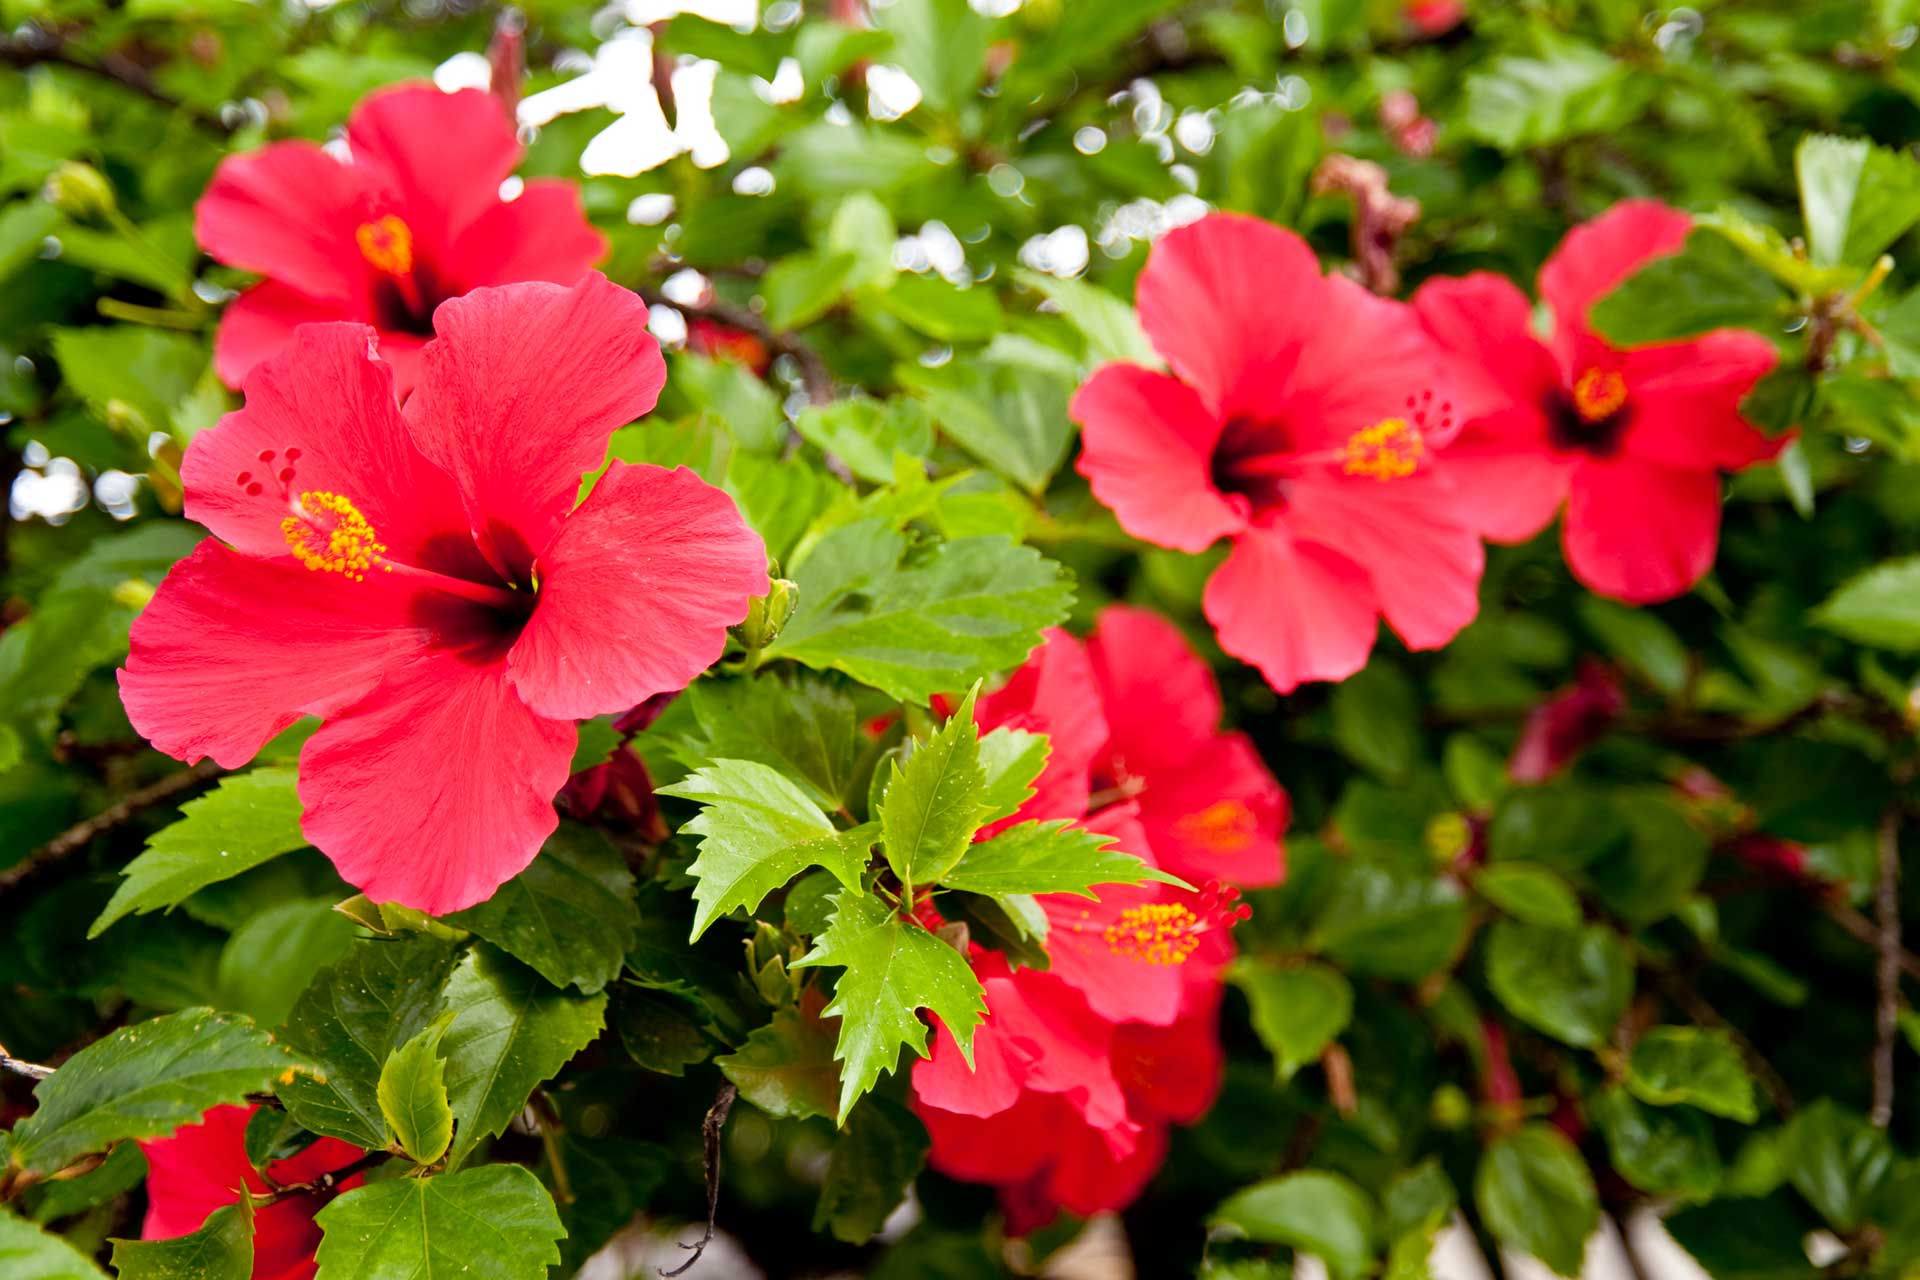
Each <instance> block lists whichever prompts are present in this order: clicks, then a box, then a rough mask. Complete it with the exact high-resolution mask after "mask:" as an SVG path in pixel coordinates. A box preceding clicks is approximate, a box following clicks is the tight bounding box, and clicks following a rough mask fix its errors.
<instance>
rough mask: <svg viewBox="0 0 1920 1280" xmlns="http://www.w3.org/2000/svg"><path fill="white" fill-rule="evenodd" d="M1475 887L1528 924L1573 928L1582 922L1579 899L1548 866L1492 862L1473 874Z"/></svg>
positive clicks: (1497, 904)
mask: <svg viewBox="0 0 1920 1280" xmlns="http://www.w3.org/2000/svg"><path fill="white" fill-rule="evenodd" d="M1473 888H1474V891H1475V892H1476V893H1478V894H1479V895H1480V896H1481V897H1483V898H1485V899H1486V900H1487V901H1488V902H1491V903H1492V904H1493V905H1494V906H1496V907H1498V908H1500V909H1501V910H1502V911H1504V912H1506V913H1507V914H1508V915H1510V916H1512V917H1513V918H1514V919H1515V920H1519V921H1521V922H1523V923H1525V924H1540V925H1550V926H1552V927H1554V928H1558V929H1571V928H1574V927H1576V926H1577V925H1579V923H1580V919H1581V915H1580V898H1579V896H1578V895H1577V894H1575V893H1574V891H1573V889H1572V888H1571V887H1569V886H1568V884H1567V882H1566V881H1565V880H1562V879H1561V878H1560V877H1559V876H1558V875H1556V874H1554V873H1553V872H1552V871H1549V870H1548V869H1547V868H1545V867H1540V866H1535V865H1533V864H1532V863H1528V862H1494V863H1489V864H1487V865H1486V866H1484V867H1481V868H1480V870H1478V871H1476V872H1475V873H1474V876H1473Z"/></svg>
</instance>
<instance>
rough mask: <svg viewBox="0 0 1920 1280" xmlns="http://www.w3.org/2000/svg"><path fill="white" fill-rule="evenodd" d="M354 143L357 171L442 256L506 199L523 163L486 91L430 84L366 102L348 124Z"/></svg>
mask: <svg viewBox="0 0 1920 1280" xmlns="http://www.w3.org/2000/svg"><path fill="white" fill-rule="evenodd" d="M347 145H348V147H350V148H351V149H352V151H353V164H354V168H356V169H362V170H365V171H366V172H367V174H368V178H369V182H370V185H373V184H378V185H379V186H382V187H384V188H385V189H386V191H387V192H388V193H389V195H390V197H391V198H392V199H393V200H395V201H397V204H398V211H399V214H400V216H401V217H402V218H404V219H405V221H406V223H407V225H408V227H409V229H410V230H411V231H412V232H413V234H414V236H415V237H416V239H417V240H422V241H425V243H426V245H427V255H426V256H429V257H432V258H435V259H438V258H439V257H441V256H442V253H443V252H444V250H445V249H446V248H447V247H448V246H450V245H452V244H453V243H454V242H455V240H457V239H458V237H459V236H460V233H461V232H463V231H465V230H466V229H467V228H468V227H469V226H471V225H472V224H473V222H474V221H475V220H476V219H477V218H479V217H480V215H482V214H483V213H485V212H487V210H489V209H491V208H492V207H493V206H495V205H496V204H498V203H499V202H500V184H501V183H502V182H504V181H506V178H507V175H508V174H510V173H512V172H513V167H514V166H515V165H517V164H519V163H520V143H519V140H518V139H517V138H515V137H514V130H513V122H512V121H511V120H509V119H508V118H507V114H506V112H504V111H502V110H501V108H500V104H499V103H498V102H496V101H495V100H494V99H493V98H492V97H491V96H489V95H488V94H486V93H483V92H481V91H480V90H478V89H462V90H460V91H459V92H458V93H442V92H441V91H440V90H438V89H436V88H434V87H433V86H432V85H430V84H401V85H395V86H392V87H391V88H386V89H382V90H380V91H378V92H377V93H371V94H368V95H367V96H366V97H365V98H362V99H361V100H360V105H359V106H357V107H355V108H354V109H353V115H352V116H351V117H349V118H348V120H347ZM348 243H352V241H351V239H349V241H348Z"/></svg>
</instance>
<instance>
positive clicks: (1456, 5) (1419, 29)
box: [1400, 0, 1467, 40]
mask: <svg viewBox="0 0 1920 1280" xmlns="http://www.w3.org/2000/svg"><path fill="white" fill-rule="evenodd" d="M1400 12H1401V14H1402V15H1403V16H1404V17H1405V18H1406V20H1407V22H1408V23H1409V24H1410V25H1411V26H1412V27H1413V29H1414V31H1415V32H1416V33H1417V34H1419V35H1420V36H1422V37H1424V38H1426V39H1429V40H1431V39H1433V38H1434V37H1436V36H1443V35H1445V34H1447V32H1449V31H1451V30H1453V29H1454V28H1455V27H1457V26H1459V25H1460V24H1461V23H1462V22H1465V21H1466V20H1467V6H1466V5H1465V4H1463V3H1462V2H1461V0H1406V3H1405V4H1403V5H1401V6H1400Z"/></svg>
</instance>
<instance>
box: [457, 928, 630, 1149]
mask: <svg viewBox="0 0 1920 1280" xmlns="http://www.w3.org/2000/svg"><path fill="white" fill-rule="evenodd" d="M445 1008H446V1010H447V1011H448V1012H449V1013H451V1014H453V1022H452V1024H451V1025H449V1026H448V1027H447V1033H446V1037H445V1038H444V1039H443V1040H442V1041H441V1042H440V1046H441V1056H442V1057H444V1058H445V1059H446V1060H447V1099H448V1101H449V1103H450V1104H451V1105H452V1107H453V1117H454V1120H455V1121H456V1122H457V1124H458V1127H457V1129H456V1130H455V1133H454V1142H453V1148H452V1153H451V1155H450V1156H449V1160H450V1162H451V1163H452V1164H453V1165H458V1164H459V1163H460V1162H461V1161H462V1160H464V1159H465V1158H466V1157H467V1154H468V1153H469V1152H471V1151H472V1150H473V1149H474V1147H475V1145H477V1144H478V1143H479V1142H480V1140H481V1139H482V1138H491V1137H494V1136H495V1135H497V1134H499V1133H501V1132H503V1131H504V1130H505V1129H506V1127H507V1125H508V1124H509V1123H510V1122H511V1121H512V1120H513V1118H514V1117H515V1116H517V1115H519V1114H520V1109H521V1108H522V1107H524V1106H526V1105H527V1098H528V1097H529V1096H531V1095H532V1093H533V1091H534V1088H535V1087H536V1086H538V1085H539V1084H541V1083H542V1082H543V1081H546V1080H550V1079H552V1078H553V1075H554V1073H555V1072H557V1071H559V1070H560V1068H561V1067H563V1066H565V1065H566V1064H567V1061H568V1060H569V1059H571V1058H572V1057H573V1055H574V1054H576V1053H578V1052H580V1051H581V1050H582V1049H584V1048H586V1047H587V1046H588V1045H589V1044H591V1043H593V1040H594V1038H595V1037H596V1036H598V1035H599V1034H600V1029H601V1028H602V1027H603V1026H604V1025H605V1024H606V1012H607V996H606V993H605V992H604V991H603V992H599V993H597V994H595V995H591V996H582V995H575V994H574V993H572V992H569V991H555V990H554V989H553V988H551V987H549V986H547V985H546V983H545V982H544V981H542V980H541V978H540V976H539V975H538V974H536V973H535V972H534V971H533V970H531V969H528V968H526V967H525V966H523V965H521V964H519V963H517V962H516V961H513V960H509V959H508V958H507V957H505V956H504V955H502V954H500V953H499V952H497V951H495V950H493V949H492V948H490V947H487V946H484V945H482V946H477V947H475V948H474V949H473V950H472V951H469V952H468V953H467V955H466V958H465V959H463V960H462V961H461V962H460V965H459V967H458V968H456V969H455V970H454V971H453V976H452V977H451V978H449V979H447V988H446V997H445Z"/></svg>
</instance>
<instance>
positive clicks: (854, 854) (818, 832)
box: [660, 760, 876, 941]
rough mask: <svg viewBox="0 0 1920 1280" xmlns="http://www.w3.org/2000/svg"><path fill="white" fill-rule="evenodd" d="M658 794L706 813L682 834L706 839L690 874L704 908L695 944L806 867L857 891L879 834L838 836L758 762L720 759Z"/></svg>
mask: <svg viewBox="0 0 1920 1280" xmlns="http://www.w3.org/2000/svg"><path fill="white" fill-rule="evenodd" d="M660 793H661V794H662V795H669V796H678V797H680V798H681V799H683V800H695V801H698V802H699V803H700V805H701V806H702V807H701V810H700V812H699V813H698V814H696V815H695V816H694V817H693V818H692V819H691V820H690V821H688V822H687V823H686V824H685V825H684V826H682V827H681V830H682V831H685V832H690V833H691V834H693V835H697V836H699V837H700V856H699V857H697V858H695V859H694V860H693V864H692V865H691V866H689V867H688V868H687V873H688V874H689V875H691V876H692V877H693V879H694V886H693V899H694V902H695V903H697V904H698V905H697V908H696V910H695V912H694V917H693V936H692V938H690V939H689V941H693V940H696V939H698V938H699V937H700V935H701V934H703V933H705V932H706V931H707V928H708V926H710V925H711V924H712V923H713V922H714V921H715V920H718V919H719V918H720V917H721V916H723V915H725V914H727V913H728V912H729V911H733V910H735V909H737V908H744V909H745V910H747V911H752V910H754V909H755V908H757V907H758V906H759V905H760V903H761V902H762V901H763V900H764V899H765V898H766V896H767V895H768V894H769V893H772V892H773V891H774V890H775V889H778V888H779V887H780V886H781V885H783V884H785V883H786V882H787V881H789V880H791V879H793V877H795V876H796V875H798V874H800V873H801V872H802V871H804V870H806V869H807V868H808V867H825V868H826V869H827V870H829V871H831V872H833V874H834V875H836V876H838V877H839V879H840V882H841V883H842V884H845V885H848V886H857V885H858V884H859V883H860V875H861V873H862V872H863V871H864V870H865V869H866V863H867V850H868V848H869V847H871V845H872V843H873V838H874V836H875V834H876V833H875V832H874V831H873V829H872V827H871V825H869V826H867V827H857V828H855V829H854V830H852V831H840V830H837V829H836V828H835V827H834V825H833V823H832V822H831V821H829V820H828V818H827V815H826V814H824V813H822V812H820V809H819V806H817V805H816V804H814V802H813V801H812V800H810V799H808V798H807V795H806V793H805V792H803V791H801V790H800V788H799V787H797V786H795V785H794V784H793V783H792V782H791V781H790V780H788V778H787V776H786V775H785V774H783V773H780V772H778V771H777V770H775V769H772V768H769V767H768V766H767V765H764V764H759V763H756V762H755V761H752V760H716V761H714V762H713V763H712V764H710V765H708V766H707V767H706V768H704V769H696V770H695V771H694V772H692V773H690V774H688V775H687V776H686V777H685V778H684V779H682V780H681V781H679V782H677V783H675V784H673V785H672V786H670V787H661V788H660Z"/></svg>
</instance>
